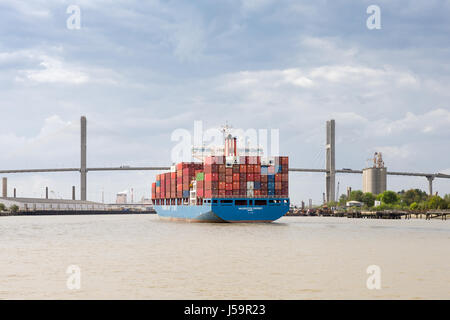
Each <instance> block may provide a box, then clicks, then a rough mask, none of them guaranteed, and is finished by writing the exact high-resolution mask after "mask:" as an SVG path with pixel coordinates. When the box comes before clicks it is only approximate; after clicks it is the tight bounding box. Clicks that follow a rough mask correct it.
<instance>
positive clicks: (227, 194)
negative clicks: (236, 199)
mask: <svg viewBox="0 0 450 320" xmlns="http://www.w3.org/2000/svg"><path fill="white" fill-rule="evenodd" d="M225 195H226V196H232V195H233V190H226V191H225Z"/></svg>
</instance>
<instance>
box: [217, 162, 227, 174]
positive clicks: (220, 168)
mask: <svg viewBox="0 0 450 320" xmlns="http://www.w3.org/2000/svg"><path fill="white" fill-rule="evenodd" d="M217 171H218V172H219V173H225V165H224V164H219V166H218V169H217Z"/></svg>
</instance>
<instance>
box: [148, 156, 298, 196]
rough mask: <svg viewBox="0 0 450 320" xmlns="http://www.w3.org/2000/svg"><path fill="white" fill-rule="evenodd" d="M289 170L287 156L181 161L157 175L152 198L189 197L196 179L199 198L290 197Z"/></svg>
mask: <svg viewBox="0 0 450 320" xmlns="http://www.w3.org/2000/svg"><path fill="white" fill-rule="evenodd" d="M288 170H289V158H288V157H272V158H261V157H259V156H241V157H234V156H232V157H225V156H211V157H207V158H206V159H205V162H204V164H201V163H193V162H190V163H187V162H182V163H179V164H177V165H176V167H173V168H172V170H171V172H169V173H163V174H160V175H157V176H156V182H155V183H153V184H152V199H153V200H157V199H179V200H180V199H186V198H189V191H190V190H191V187H192V182H193V181H194V180H195V181H196V186H197V187H196V189H197V198H200V199H203V198H213V197H249V198H254V197H264V198H265V197H288V196H289V171H288ZM171 203H172V202H171ZM173 203H175V202H173ZM178 203H179V201H178ZM199 203H201V202H199Z"/></svg>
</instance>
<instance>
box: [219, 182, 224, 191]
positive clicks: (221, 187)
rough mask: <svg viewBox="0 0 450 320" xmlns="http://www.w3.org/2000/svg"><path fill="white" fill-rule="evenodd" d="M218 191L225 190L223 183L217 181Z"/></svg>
mask: <svg viewBox="0 0 450 320" xmlns="http://www.w3.org/2000/svg"><path fill="white" fill-rule="evenodd" d="M219 190H225V182H224V181H219Z"/></svg>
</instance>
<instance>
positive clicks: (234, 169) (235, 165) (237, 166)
mask: <svg viewBox="0 0 450 320" xmlns="http://www.w3.org/2000/svg"><path fill="white" fill-rule="evenodd" d="M233 173H239V165H238V164H233Z"/></svg>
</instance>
